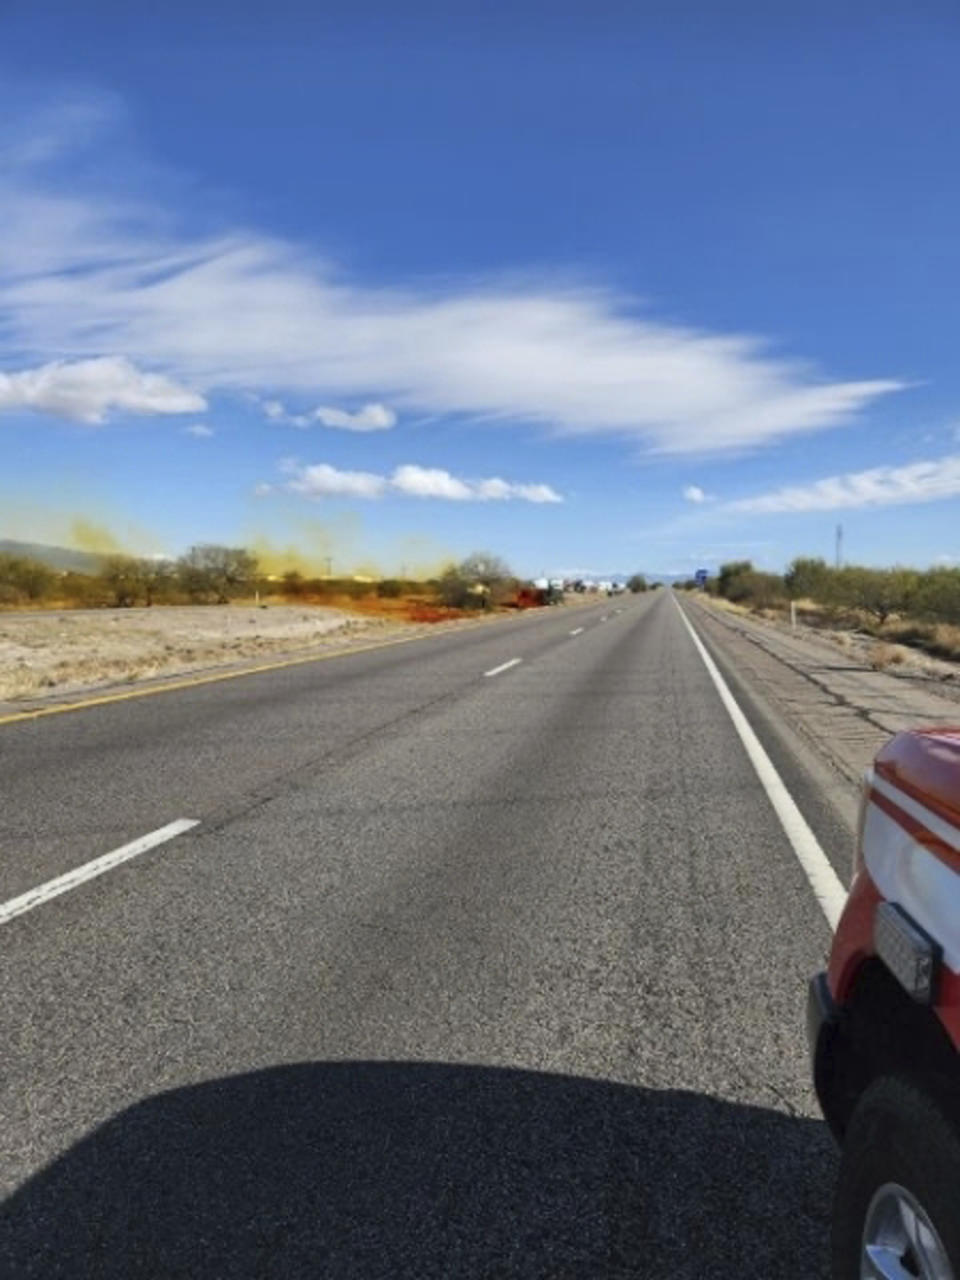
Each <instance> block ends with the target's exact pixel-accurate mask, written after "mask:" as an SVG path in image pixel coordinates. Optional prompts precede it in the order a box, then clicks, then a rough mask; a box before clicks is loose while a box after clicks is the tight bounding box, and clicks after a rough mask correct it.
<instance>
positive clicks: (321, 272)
mask: <svg viewBox="0 0 960 1280" xmlns="http://www.w3.org/2000/svg"><path fill="white" fill-rule="evenodd" d="M45 128H46V130H47V133H48V134H49V121H48V122H46V123H45ZM42 150H44V151H45V152H50V153H54V152H56V147H55V146H54V145H53V144H52V143H49V144H45V148H43V149H42ZM82 157H83V148H82V146H79V145H78V146H77V147H75V148H74V149H73V150H72V151H71V165H72V169H71V175H70V183H69V185H66V184H62V183H58V182H56V181H54V180H53V179H52V178H51V176H50V173H49V172H48V171H47V169H46V168H45V167H44V164H43V163H42V157H41V160H40V161H37V162H35V163H27V162H26V161H24V160H23V157H22V156H21V161H20V163H14V164H12V165H10V166H8V167H6V168H5V169H4V170H3V177H2V178H0V314H2V315H3V317H4V320H3V343H4V348H5V350H6V352H7V358H8V362H9V360H10V359H11V358H14V355H16V358H17V359H19V360H21V361H26V360H40V361H43V360H48V359H50V357H51V355H52V354H56V355H57V356H58V357H59V356H62V357H69V358H71V359H74V360H86V359H89V358H90V357H94V356H100V355H103V354H104V353H105V352H109V353H111V354H113V355H115V356H118V357H124V358H125V359H126V360H129V361H135V362H138V363H141V364H144V365H147V366H149V367H157V368H162V369H164V370H166V371H168V372H169V373H170V375H171V376H173V377H176V378H178V379H180V380H182V381H184V382H186V383H188V384H189V385H192V386H196V387H199V388H202V389H204V390H206V391H207V392H214V391H222V390H234V391H247V392H254V393H259V392H260V391H261V390H262V389H263V388H265V387H269V388H275V389H276V392H277V393H278V394H287V395H296V396H298V397H301V398H302V397H304V396H307V395H309V396H312V397H315V398H316V399H315V402H316V400H321V402H322V403H323V404H328V403H330V401H331V400H332V399H333V398H334V397H337V398H342V399H344V400H349V401H356V400H357V399H361V400H362V399H363V398H364V397H369V398H370V403H369V404H367V406H366V407H365V408H361V409H360V410H359V411H357V412H356V413H352V414H346V411H344V410H339V409H334V410H328V409H324V410H322V415H324V416H325V418H326V420H327V423H328V425H333V426H338V427H340V428H346V429H350V430H357V429H360V428H361V427H362V428H364V429H367V430H370V429H383V428H384V427H385V426H386V417H387V416H389V415H390V414H392V413H393V412H394V410H392V409H385V408H384V404H383V403H382V401H386V402H388V403H390V404H392V405H394V406H396V408H397V409H399V410H400V411H408V412H410V411H415V412H417V413H426V414H438V415H446V414H457V415H473V416H475V417H478V418H482V419H484V420H488V421H491V422H494V423H495V422H497V421H504V420H512V421H522V422H526V423H529V424H534V425H536V426H539V427H540V428H541V429H543V430H546V431H549V432H551V433H554V434H558V435H612V436H618V437H621V438H625V439H629V440H632V441H636V442H638V443H639V444H640V445H641V446H642V447H644V448H645V449H647V450H649V451H653V452H665V453H676V454H691V453H704V452H713V451H723V450H727V451H731V450H733V451H737V450H744V449H751V448H755V447H758V446H761V445H764V444H769V443H771V442H774V441H777V440H780V439H782V438H784V437H787V436H790V435H795V434H797V433H804V432H813V431H818V430H823V429H824V428H826V427H831V426H836V425H837V424H840V423H844V422H848V421H850V420H851V419H853V418H855V417H856V416H857V415H858V414H859V413H860V412H861V411H862V410H863V409H864V408H865V407H867V406H868V405H869V404H870V403H871V402H872V401H874V400H875V399H876V398H877V397H879V396H883V395H885V394H887V393H889V392H892V391H896V390H898V389H900V388H902V387H903V386H904V383H903V382H902V381H900V380H898V379H897V378H891V377H883V378H871V379H862V380H855V381H831V380H830V379H829V378H828V377H825V376H823V375H821V374H820V373H818V372H817V371H816V370H814V369H812V368H811V367H809V366H808V365H806V364H804V363H803V362H800V361H796V360H792V359H787V358H783V357H781V356H779V355H777V354H774V353H773V352H772V351H771V349H770V347H769V345H768V344H767V343H765V342H764V341H763V340H762V339H760V338H757V337H754V336H748V335H742V334H716V333H710V332H705V331H702V330H697V329H694V328H688V327H683V326H681V325H678V324H675V323H672V322H668V321H663V320H657V319H656V318H655V317H653V316H652V315H651V314H650V312H649V311H648V310H645V309H643V308H641V307H640V306H639V304H638V302H637V300H636V299H635V298H633V297H630V296H625V295H623V294H621V293H617V292H616V291H613V290H609V289H607V290H605V289H598V288H591V287H587V286H583V285H580V286H576V285H566V286H564V285H560V284H557V283H556V282H555V281H554V280H551V279H546V280H543V281H541V282H539V283H538V282H537V281H536V280H533V279H532V278H528V279H525V280H523V281H519V282H518V281H513V282H506V283H500V284H490V285H489V286H487V287H478V286H476V285H475V284H472V283H471V284H463V285H462V286H460V287H456V286H448V287H445V288H441V287H439V286H437V285H436V284H435V283H431V284H424V285H422V286H419V287H417V286H413V285H407V286H396V287H373V286H371V285H369V284H366V283H359V282H355V281H351V280H350V279H349V278H347V277H346V276H345V275H344V274H343V273H342V272H341V271H339V270H338V269H337V268H336V267H335V266H334V265H331V264H330V263H328V262H324V261H321V260H319V259H318V257H317V256H316V254H315V253H313V252H312V251H310V250H308V249H306V248H304V247H302V246H300V245H297V244H293V243H290V242H287V241H283V240H280V239H277V238H271V237H269V236H266V235H261V234H258V233H256V232H250V231H244V230H240V231H227V232H226V233H224V234H218V235H211V236H195V235H190V234H187V233H185V232H178V231H177V230H176V221H175V219H174V218H172V217H166V216H165V215H164V214H163V212H162V211H160V210H158V209H157V206H156V204H155V203H147V202H143V203H141V204H140V205H137V204H135V203H133V202H131V201H129V200H127V201H119V200H117V199H116V198H113V197H108V196H104V195H102V194H100V193H99V192H98V191H95V190H94V189H93V187H92V186H91V184H90V183H89V182H85V181H84V169H83V158H82ZM35 159H36V158H35ZM172 186H175V184H172V183H171V184H168V189H169V188H170V187H172ZM277 403H279V402H277ZM281 410H282V406H281ZM93 412H96V410H93ZM331 414H332V415H333V417H331ZM341 414H343V415H345V416H344V417H340V415H341ZM324 416H321V417H319V418H318V419H317V420H318V421H324Z"/></svg>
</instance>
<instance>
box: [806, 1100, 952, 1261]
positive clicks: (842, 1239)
mask: <svg viewBox="0 0 960 1280" xmlns="http://www.w3.org/2000/svg"><path fill="white" fill-rule="evenodd" d="M831 1255H832V1263H833V1272H832V1274H833V1280H862V1278H863V1277H865V1276H870V1277H873V1276H876V1277H883V1276H887V1275H890V1276H919V1277H924V1278H926V1277H928V1276H929V1277H936V1278H937V1280H960V1130H958V1127H957V1125H956V1123H955V1121H954V1119H953V1118H952V1116H950V1115H949V1114H948V1111H947V1109H946V1108H945V1107H944V1106H942V1105H941V1104H940V1103H939V1102H938V1101H937V1100H936V1099H935V1097H934V1094H933V1093H932V1092H931V1091H928V1090H924V1089H923V1088H922V1087H920V1086H919V1085H917V1084H915V1083H913V1082H912V1081H910V1080H907V1079H901V1078H899V1077H895V1076H886V1077H883V1078H881V1079H879V1080H877V1081H875V1082H874V1083H873V1084H872V1085H870V1087H869V1088H868V1089H867V1090H866V1091H865V1092H864V1094H863V1096H862V1098H861V1099H860V1101H859V1103H858V1104H857V1107H856V1109H855V1110H854V1113H853V1116H852V1118H851V1120H850V1125H849V1128H848V1130H847V1134H846V1141H845V1144H844V1149H843V1156H842V1159H841V1162H840V1177H839V1181H838V1184H837V1193H836V1199H835V1201H834V1212H833V1231H832V1239H831ZM871 1256H872V1258H873V1263H872V1269H871V1265H870V1263H869V1262H868V1257H871ZM885 1266H886V1269H885ZM898 1268H899V1269H898ZM924 1268H926V1269H924Z"/></svg>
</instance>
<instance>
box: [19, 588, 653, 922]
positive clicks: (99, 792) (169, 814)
mask: <svg viewBox="0 0 960 1280" xmlns="http://www.w3.org/2000/svg"><path fill="white" fill-rule="evenodd" d="M620 607H621V606H620V604H619V602H615V601H611V600H601V601H598V602H597V603H596V604H594V605H586V606H583V607H581V608H576V609H574V608H570V609H551V610H545V611H536V612H530V613H525V614H521V615H519V616H513V617H506V618H504V619H502V620H499V621H495V622H490V623H483V624H478V625H477V626H475V627H474V628H471V629H467V630H463V631H449V630H439V631H437V632H436V633H434V634H432V635H427V636H424V637H422V638H416V639H414V640H412V641H409V642H403V643H399V644H398V643H390V642H388V643H387V644H385V645H383V646H382V647H378V648H373V649H367V650H361V651H357V652H350V651H346V652H344V653H343V654H339V655H336V656H333V657H330V658H324V659H321V660H320V661H317V662H307V663H304V664H303V665H298V666H292V667H286V668H281V669H279V670H272V671H266V672H264V673H263V674H261V675H256V674H251V675H245V676H243V677H241V678H239V679H231V680H228V681H225V682H223V683H214V684H200V685H196V686H194V687H192V688H187V689H180V690H173V691H170V692H162V693H157V694H151V695H150V696H148V697H145V698H140V697H137V698H133V699H131V700H129V701H123V702H117V703H110V704H107V705H103V706H96V707H90V708H88V709H84V710H78V711H76V712H69V713H66V714H58V715H55V716H52V717H46V718H39V719H36V720H25V721H20V722H18V723H15V724H8V725H0V775H2V779H3V782H2V800H3V805H2V809H0V849H2V850H3V851H4V858H3V862H2V865H0V902H3V901H5V900H7V899H9V898H11V897H14V896H16V895H18V894H20V893H23V892H24V891H26V890H28V889H30V888H31V887H33V885H35V884H36V883H38V882H42V881H45V880H47V879H49V878H52V877H55V876H58V875H61V874H63V873H64V872H65V871H68V870H69V869H70V868H72V867H74V866H76V865H78V864H80V863H83V862H85V861H87V860H88V859H89V858H92V857H95V856H97V855H98V854H100V853H104V852H106V851H107V850H111V849H114V848H116V847H118V846H120V845H123V844H125V843H126V842H127V841H130V840H133V839H136V838H137V837H138V836H140V835H142V834H143V833H145V832H148V831H152V830H154V829H155V828H157V827H161V826H163V825H164V824H165V823H167V822H168V821H169V820H170V819H171V818H176V817H181V816H190V817H208V816H210V815H212V814H215V813H222V812H226V811H228V810H230V809H231V807H234V806H243V805H247V804H250V803H254V802H256V801H257V800H258V798H259V797H261V796H262V795H263V794H265V793H266V792H268V791H269V789H270V787H271V786H272V785H273V784H274V782H275V780H276V779H279V778H282V777H290V776H293V775H295V774H296V772H297V770H298V769H301V768H304V767H310V766H312V765H314V764H316V762H318V761H319V760H321V759H323V758H324V757H326V756H330V755H335V754H336V753H337V752H339V751H342V750H343V749H344V748H345V746H346V745H347V744H349V743H353V742H361V741H362V740H363V739H364V738H365V737H366V736H367V735H369V734H371V733H377V732H380V731H381V730H383V729H384V728H385V727H386V726H388V725H390V724H395V723H397V722H400V721H402V720H403V719H404V717H406V716H410V715H414V714H417V713H418V712H421V711H422V710H424V709H425V708H427V707H429V706H431V705H433V704H435V703H437V702H438V701H442V700H443V699H444V698H448V697H455V696H456V695H457V693H458V692H459V691H460V690H462V689H464V688H466V687H467V686H469V685H470V684H472V683H473V682H475V681H477V680H481V679H483V677H484V672H485V671H488V670H491V669H493V668H495V667H497V666H498V665H500V664H501V663H503V662H504V661H509V660H511V659H513V658H516V657H520V658H522V659H524V660H525V661H531V660H535V659H536V658H537V657H538V656H539V655H540V654H541V653H542V652H544V651H545V650H546V649H547V648H549V647H550V646H551V645H554V644H558V643H559V644H562V643H568V642H569V640H570V636H569V632H570V630H572V629H575V628H578V627H583V628H585V629H589V628H590V627H592V626H596V625H599V624H600V619H601V618H606V619H607V621H612V620H613V619H614V617H616V616H619V615H615V614H614V609H616V608H620ZM632 607H634V608H637V607H639V608H643V607H644V606H643V603H642V602H641V603H640V604H639V605H637V604H634V605H633V606H632Z"/></svg>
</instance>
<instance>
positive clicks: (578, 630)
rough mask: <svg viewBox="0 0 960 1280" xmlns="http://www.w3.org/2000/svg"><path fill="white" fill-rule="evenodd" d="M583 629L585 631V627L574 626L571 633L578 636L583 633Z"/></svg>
mask: <svg viewBox="0 0 960 1280" xmlns="http://www.w3.org/2000/svg"><path fill="white" fill-rule="evenodd" d="M582 631H583V627H574V629H573V630H572V631H571V632H570V634H571V635H572V636H578V635H580V634H581V633H582Z"/></svg>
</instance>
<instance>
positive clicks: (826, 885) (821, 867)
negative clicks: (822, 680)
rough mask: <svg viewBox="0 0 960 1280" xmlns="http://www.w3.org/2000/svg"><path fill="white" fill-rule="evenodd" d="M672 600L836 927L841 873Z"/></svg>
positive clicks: (843, 893)
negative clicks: (838, 873) (822, 846)
mask: <svg viewBox="0 0 960 1280" xmlns="http://www.w3.org/2000/svg"><path fill="white" fill-rule="evenodd" d="M673 603H674V604H675V605H676V606H677V612H678V613H679V614H680V617H681V618H682V619H683V623H684V626H685V627H686V628H687V630H688V631H689V632H690V636H691V639H692V640H693V643H694V645H695V646H696V649H697V652H698V653H699V654H700V657H701V658H702V659H703V664H704V666H705V667H706V668H707V671H708V673H709V675H710V679H711V680H712V681H713V683H714V685H715V687H716V690H717V692H718V693H719V695H720V701H721V702H722V703H723V705H724V706H725V707H726V709H727V712H728V714H729V716H730V719H731V720H732V721H733V727H734V728H735V729H736V731H737V733H738V735H739V737H740V741H741V742H742V743H743V745H744V748H745V749H746V752H747V755H748V756H749V757H750V763H751V764H752V765H753V767H754V769H755V770H756V772H757V777H758V778H759V779H760V782H761V784H762V786H763V789H764V791H766V793H767V797H768V799H769V800H770V803H771V804H772V805H773V808H774V811H775V813H776V815H777V817H778V818H779V819H780V825H781V826H782V827H783V830H784V833H785V834H786V837H787V839H788V840H789V841H790V843H791V845H792V846H793V851H794V853H795V854H796V855H797V859H798V860H799V862H800V865H801V867H802V868H803V871H804V874H805V875H806V877H807V880H808V881H809V882H810V888H811V889H812V890H813V894H814V897H815V898H816V899H817V901H818V902H819V903H820V906H821V909H822V910H823V914H824V915H825V916H826V917H827V921H828V922H829V924H830V928H831V929H836V927H837V921H838V920H839V919H840V912H841V911H842V910H843V905H844V903H845V902H846V900H847V891H846V889H844V887H843V884H842V883H841V881H840V877H839V876H838V875H837V873H836V872H835V871H834V869H833V867H832V866H831V864H830V860H829V858H828V857H827V855H826V854H825V853H824V852H823V849H822V848H821V846H820V842H819V840H818V839H817V837H816V836H815V835H814V834H813V832H812V831H811V830H810V827H809V826H808V824H807V820H806V819H805V818H804V816H803V814H802V813H801V812H800V810H799V809H798V808H797V805H796V802H795V801H794V799H793V796H791V794H790V792H789V791H788V790H787V788H786V786H785V785H784V782H783V779H782V778H781V777H780V775H779V773H777V770H776V768H775V767H774V764H773V761H772V760H771V759H770V757H769V756H768V755H767V753H766V751H764V749H763V746H762V744H761V742H760V739H759V738H758V737H757V735H756V734H755V733H754V731H753V729H752V728H751V726H750V723H749V721H748V720H747V717H746V716H745V715H744V714H743V712H742V711H741V710H740V707H739V706H738V705H737V701H736V699H735V698H734V696H733V694H732V693H731V692H730V690H729V688H728V687H727V682H726V681H725V680H724V678H723V676H722V675H721V674H720V672H719V670H718V668H717V664H716V663H715V662H714V660H713V659H712V658H711V657H710V654H709V653H708V652H707V650H706V648H705V647H704V644H703V641H702V640H701V639H700V637H699V636H698V635H697V633H696V631H694V629H693V627H692V626H691V624H690V619H689V618H688V617H687V615H686V614H685V613H684V612H683V610H682V609H681V608H680V605H679V604H678V603H677V598H676V596H674V597H673Z"/></svg>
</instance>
